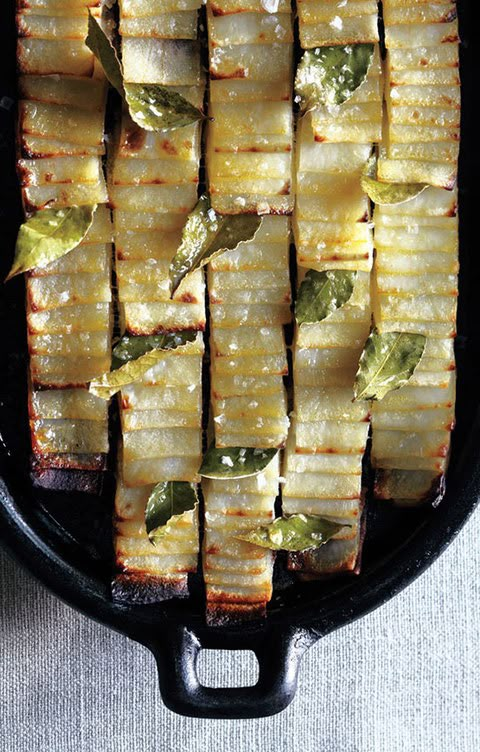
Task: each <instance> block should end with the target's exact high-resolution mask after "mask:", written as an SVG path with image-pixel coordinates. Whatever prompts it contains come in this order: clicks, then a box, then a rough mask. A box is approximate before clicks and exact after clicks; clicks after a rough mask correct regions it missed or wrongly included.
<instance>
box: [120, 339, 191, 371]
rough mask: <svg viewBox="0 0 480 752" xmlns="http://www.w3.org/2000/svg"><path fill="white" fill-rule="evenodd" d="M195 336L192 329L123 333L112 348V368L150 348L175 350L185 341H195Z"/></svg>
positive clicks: (133, 358) (143, 353) (144, 352)
mask: <svg viewBox="0 0 480 752" xmlns="http://www.w3.org/2000/svg"><path fill="white" fill-rule="evenodd" d="M196 338H197V332H196V331H192V330H186V331H183V332H166V333H165V334H149V335H145V336H132V335H130V334H125V335H124V336H123V337H122V338H121V340H120V341H119V342H118V343H117V344H116V345H115V347H114V348H113V351H112V370H117V369H118V368H120V367H121V366H122V365H123V364H124V363H128V362H129V361H130V360H137V359H138V358H140V356H142V355H145V354H146V353H148V352H150V351H151V350H175V349H176V348H177V347H181V346H182V345H186V344H187V342H195V340H196Z"/></svg>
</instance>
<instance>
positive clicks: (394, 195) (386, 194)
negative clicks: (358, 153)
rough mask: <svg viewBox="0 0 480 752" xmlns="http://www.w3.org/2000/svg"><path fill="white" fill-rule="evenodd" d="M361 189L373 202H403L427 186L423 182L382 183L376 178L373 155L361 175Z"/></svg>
mask: <svg viewBox="0 0 480 752" xmlns="http://www.w3.org/2000/svg"><path fill="white" fill-rule="evenodd" d="M361 184H362V190H363V191H364V193H366V194H367V196H368V198H369V199H370V200H371V201H373V203H374V204H379V205H381V206H387V205H389V204H404V203H406V202H407V201H411V200H412V198H415V197H416V196H419V195H420V194H421V193H423V191H424V190H425V189H426V188H427V187H428V186H426V185H424V184H423V183H382V181H381V180H377V157H376V156H375V155H373V156H372V157H370V159H369V160H368V162H367V164H366V165H365V169H364V170H363V172H362V176H361Z"/></svg>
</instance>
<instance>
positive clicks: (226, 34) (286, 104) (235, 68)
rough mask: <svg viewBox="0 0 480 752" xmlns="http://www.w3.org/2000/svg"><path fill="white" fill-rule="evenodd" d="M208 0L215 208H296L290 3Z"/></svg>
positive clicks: (235, 210) (284, 211)
mask: <svg viewBox="0 0 480 752" xmlns="http://www.w3.org/2000/svg"><path fill="white" fill-rule="evenodd" d="M274 5H275V9H274V10H273V11H271V12H270V10H269V4H268V3H265V2H262V0H248V1H247V2H245V0H212V1H211V2H209V3H208V6H207V7H208V35H209V46H210V78H211V82H210V112H209V114H210V115H211V116H212V117H213V122H212V123H211V124H210V126H209V134H208V147H207V168H208V181H209V186H210V194H211V197H212V205H213V207H214V209H216V210H217V211H219V212H220V213H224V214H243V213H259V214H290V213H291V211H292V209H293V198H292V195H293V194H292V167H291V151H292V133H293V116H292V105H291V103H292V86H291V79H292V73H293V68H292V66H293V45H292V42H293V22H292V15H291V6H290V2H286V0H282V1H281V2H279V3H275V4H274Z"/></svg>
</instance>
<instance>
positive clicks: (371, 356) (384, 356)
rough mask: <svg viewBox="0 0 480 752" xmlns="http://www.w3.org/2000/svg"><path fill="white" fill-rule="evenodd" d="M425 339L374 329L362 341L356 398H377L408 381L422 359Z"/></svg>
mask: <svg viewBox="0 0 480 752" xmlns="http://www.w3.org/2000/svg"><path fill="white" fill-rule="evenodd" d="M426 341H427V338H426V337H425V336H424V335H423V334H411V333H409V332H384V333H383V334H380V333H379V332H377V331H376V330H374V331H373V332H372V333H371V334H370V336H369V338H368V339H367V341H366V343H365V348H364V350H363V353H362V355H361V357H360V363H359V367H358V372H357V375H356V378H355V384H354V394H355V401H357V400H381V399H383V397H385V395H386V394H388V392H391V391H394V390H395V389H400V388H401V387H402V386H405V384H406V383H407V382H408V381H409V380H410V378H411V377H412V375H413V373H414V371H415V368H416V367H417V366H418V364H419V363H420V360H421V359H422V355H423V352H424V350H425V343H426Z"/></svg>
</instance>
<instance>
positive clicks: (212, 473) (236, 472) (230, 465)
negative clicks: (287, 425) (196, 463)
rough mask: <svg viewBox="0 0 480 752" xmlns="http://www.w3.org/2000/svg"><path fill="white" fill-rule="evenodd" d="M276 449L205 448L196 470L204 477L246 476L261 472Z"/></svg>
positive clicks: (275, 452) (273, 455) (212, 446)
mask: <svg viewBox="0 0 480 752" xmlns="http://www.w3.org/2000/svg"><path fill="white" fill-rule="evenodd" d="M277 452H278V449H256V448H255V449H253V448H245V447H227V448H226V449H217V448H216V447H215V446H214V445H213V444H212V445H211V446H210V447H209V448H208V449H207V452H206V454H205V456H204V458H203V462H202V465H201V467H200V470H199V471H198V472H199V474H200V475H202V476H203V477H204V478H215V479H222V478H224V479H225V478H248V477H249V476H252V475H258V474H259V473H261V472H262V471H263V470H265V468H266V467H267V465H269V464H270V462H271V461H272V460H273V458H274V457H275V455H276V454H277Z"/></svg>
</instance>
